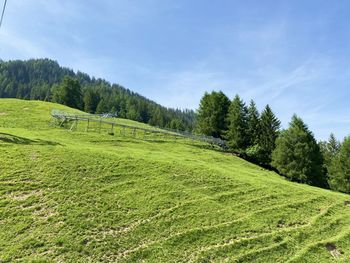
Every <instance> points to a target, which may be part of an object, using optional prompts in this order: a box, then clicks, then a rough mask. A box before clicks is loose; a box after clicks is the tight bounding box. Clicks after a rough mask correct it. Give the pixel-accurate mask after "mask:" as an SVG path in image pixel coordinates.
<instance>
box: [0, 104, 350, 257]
mask: <svg viewBox="0 0 350 263" xmlns="http://www.w3.org/2000/svg"><path fill="white" fill-rule="evenodd" d="M54 108H56V109H61V110H66V111H69V112H78V111H76V110H73V109H70V108H67V107H64V106H62V105H58V104H53V103H48V102H37V101H22V100H16V99H0V262H13V261H24V262H28V261H29V262H142V261H144V262H223V261H227V262H333V261H334V262H335V261H336V262H349V261H350V206H349V201H350V197H349V196H348V195H345V194H341V193H336V192H332V191H329V190H324V189H320V188H316V187H311V186H308V185H303V184H297V183H292V182H289V181H287V180H286V179H284V178H283V177H281V176H279V175H277V174H276V173H274V172H271V171H268V170H265V169H263V168H261V167H259V166H256V165H253V164H251V163H249V162H247V161H244V160H242V159H240V158H238V157H236V156H233V155H232V154H229V153H227V152H222V151H220V150H219V149H216V148H211V147H209V146H208V145H206V144H203V143H199V142H194V141H190V140H185V139H177V140H173V139H166V138H165V139H159V138H152V137H151V136H150V137H147V138H142V137H137V136H136V137H132V136H122V135H121V134H119V133H115V134H114V135H109V134H108V133H107V132H101V133H97V132H86V131H84V130H77V131H69V130H67V129H63V128H59V127H57V126H53V125H50V123H51V117H50V112H51V110H52V109H54ZM116 121H120V122H123V123H129V124H130V121H125V120H124V121H123V120H119V119H117V120H116ZM132 124H133V125H135V122H133V123H132ZM136 125H137V124H136ZM142 127H144V124H142ZM149 128H150V129H151V127H149Z"/></svg>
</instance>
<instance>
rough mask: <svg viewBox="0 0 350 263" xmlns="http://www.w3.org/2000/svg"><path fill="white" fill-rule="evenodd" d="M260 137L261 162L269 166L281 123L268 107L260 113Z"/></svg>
mask: <svg viewBox="0 0 350 263" xmlns="http://www.w3.org/2000/svg"><path fill="white" fill-rule="evenodd" d="M260 120H261V121H260V136H259V146H260V148H261V151H262V159H261V162H262V163H263V164H266V165H269V164H270V162H271V154H272V152H273V150H274V149H275V147H276V139H277V137H278V135H279V129H280V126H281V122H280V121H279V120H278V119H277V117H276V116H275V114H274V113H273V112H272V110H271V108H270V106H269V105H266V107H265V109H264V110H263V111H262V113H261V117H260Z"/></svg>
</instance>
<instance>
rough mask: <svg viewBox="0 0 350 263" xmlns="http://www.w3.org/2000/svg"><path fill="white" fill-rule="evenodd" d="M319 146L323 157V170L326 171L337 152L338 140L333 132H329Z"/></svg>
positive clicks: (338, 147) (338, 148)
mask: <svg viewBox="0 0 350 263" xmlns="http://www.w3.org/2000/svg"><path fill="white" fill-rule="evenodd" d="M319 146H320V149H321V153H322V156H323V159H324V170H325V172H326V173H328V171H329V168H330V166H331V164H332V161H333V159H334V158H335V157H336V155H337V154H338V153H339V150H340V142H339V141H338V140H337V139H336V138H335V136H334V134H333V133H331V134H330V136H329V139H328V141H321V142H320V143H319Z"/></svg>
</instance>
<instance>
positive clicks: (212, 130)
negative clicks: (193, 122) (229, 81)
mask: <svg viewBox="0 0 350 263" xmlns="http://www.w3.org/2000/svg"><path fill="white" fill-rule="evenodd" d="M229 106H230V100H229V99H228V98H227V96H226V95H225V94H224V93H223V92H221V91H219V92H216V91H212V92H211V93H210V94H209V93H207V92H206V93H205V94H204V96H203V97H202V99H201V101H200V104H199V109H198V116H197V129H198V131H199V133H202V134H204V135H209V136H214V137H220V138H222V137H223V134H224V133H225V131H226V130H227V123H226V120H225V118H226V115H227V112H228V109H229Z"/></svg>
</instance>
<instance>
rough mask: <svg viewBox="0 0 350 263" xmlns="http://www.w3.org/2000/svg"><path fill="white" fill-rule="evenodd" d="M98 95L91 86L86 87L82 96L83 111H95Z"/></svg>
mask: <svg viewBox="0 0 350 263" xmlns="http://www.w3.org/2000/svg"><path fill="white" fill-rule="evenodd" d="M99 99H100V98H99V96H98V94H97V93H96V92H94V91H93V89H92V88H88V89H86V91H85V92H84V96H83V101H84V111H85V112H88V113H95V111H96V108H97V105H98V103H99Z"/></svg>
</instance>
